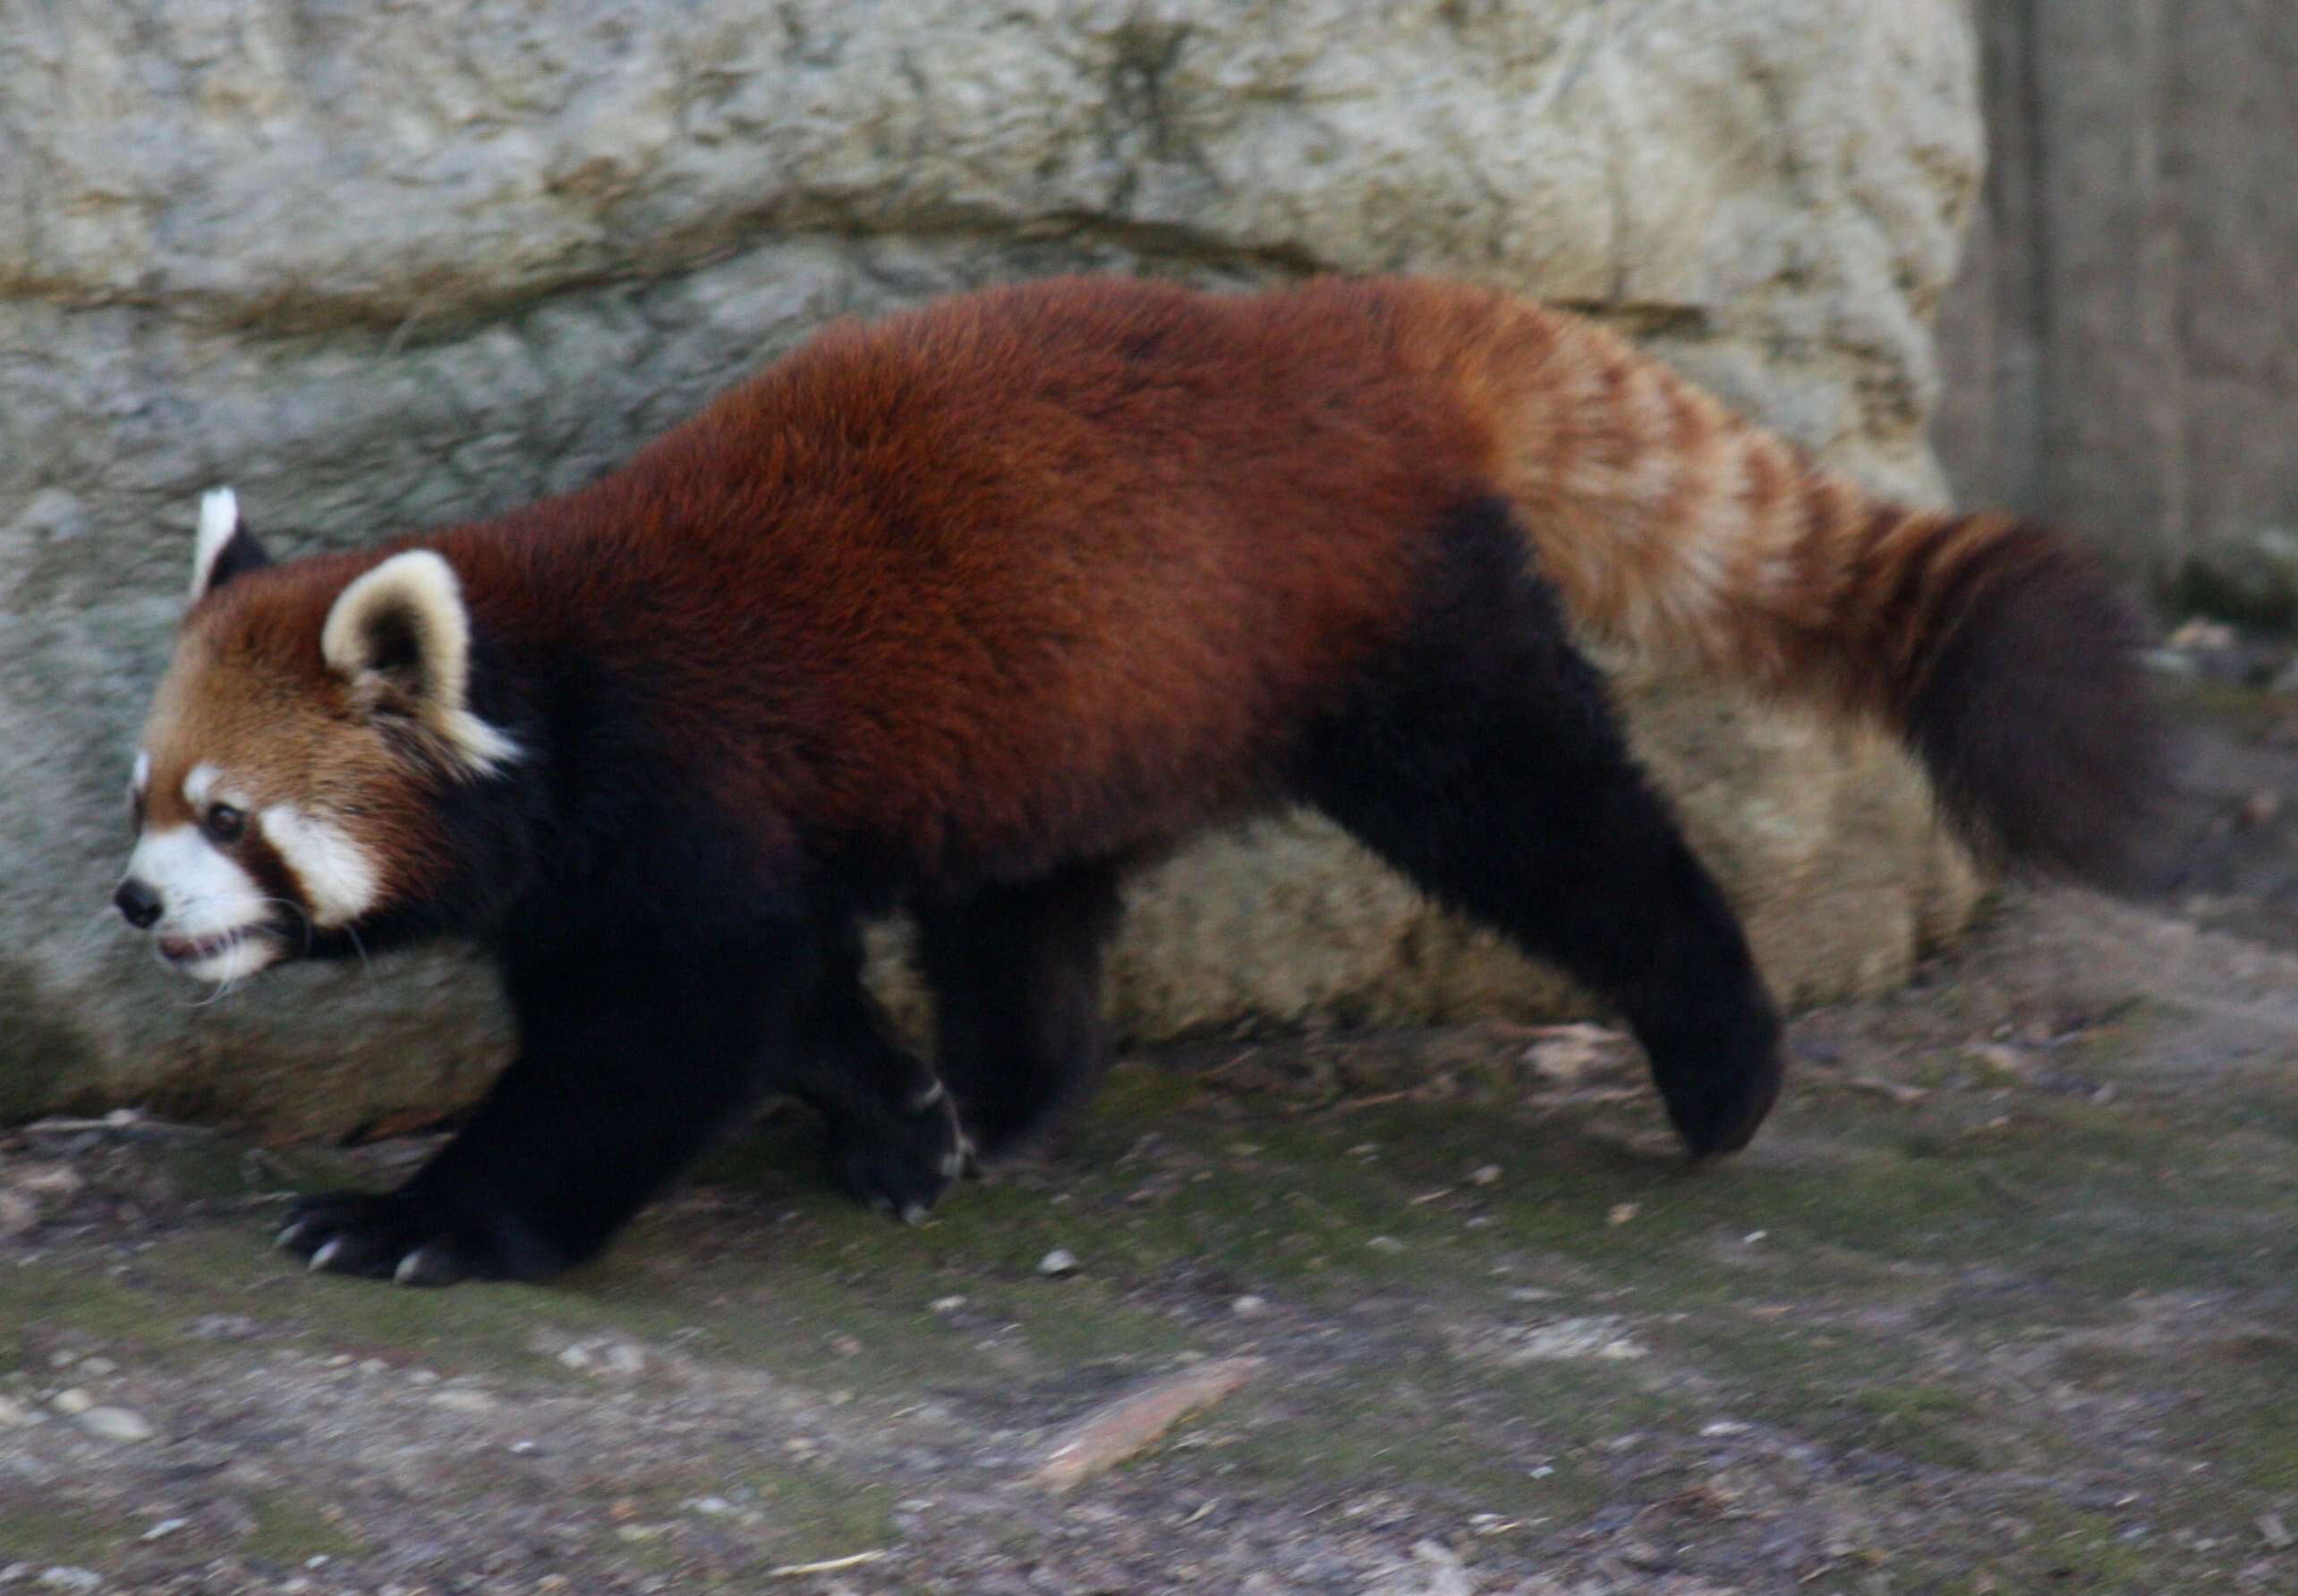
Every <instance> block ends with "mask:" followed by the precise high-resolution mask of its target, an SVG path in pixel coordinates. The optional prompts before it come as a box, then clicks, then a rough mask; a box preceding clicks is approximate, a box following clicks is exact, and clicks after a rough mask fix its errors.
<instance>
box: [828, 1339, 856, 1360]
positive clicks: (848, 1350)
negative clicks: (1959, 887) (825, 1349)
mask: <svg viewBox="0 0 2298 1596" xmlns="http://www.w3.org/2000/svg"><path fill="white" fill-rule="evenodd" d="M830 1351H832V1352H834V1353H836V1354H838V1356H839V1357H841V1358H858V1357H860V1356H861V1355H862V1343H861V1342H859V1341H857V1340H855V1338H854V1337H851V1336H845V1335H838V1336H832V1337H830Z"/></svg>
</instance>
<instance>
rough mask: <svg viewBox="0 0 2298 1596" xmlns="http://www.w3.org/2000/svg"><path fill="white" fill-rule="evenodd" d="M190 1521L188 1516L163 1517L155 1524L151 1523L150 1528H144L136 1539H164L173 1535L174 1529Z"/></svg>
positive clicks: (176, 1529) (178, 1528)
mask: <svg viewBox="0 0 2298 1596" xmlns="http://www.w3.org/2000/svg"><path fill="white" fill-rule="evenodd" d="M190 1523H191V1520H190V1519H188V1518H163V1519H161V1520H160V1521H159V1522H158V1523H157V1524H154V1525H152V1526H151V1528H149V1529H148V1530H146V1531H145V1532H143V1533H142V1534H141V1535H140V1536H138V1537H137V1539H138V1540H140V1541H165V1540H166V1539H167V1538H168V1537H169V1536H170V1535H173V1534H174V1533H175V1532H176V1531H178V1530H180V1529H182V1528H183V1526H184V1525H185V1524H190Z"/></svg>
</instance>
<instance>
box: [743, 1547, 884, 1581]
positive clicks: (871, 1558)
mask: <svg viewBox="0 0 2298 1596" xmlns="http://www.w3.org/2000/svg"><path fill="white" fill-rule="evenodd" d="M885 1555H886V1554H885V1553H884V1552H883V1551H882V1550H880V1551H857V1552H853V1553H849V1554H848V1555H847V1556H846V1557H842V1558H823V1559H822V1560H821V1562H819V1563H785V1564H783V1565H782V1566H780V1567H779V1568H769V1569H768V1570H767V1571H766V1577H767V1578H769V1579H796V1577H798V1576H799V1575H804V1574H836V1573H837V1572H838V1570H839V1569H841V1568H859V1567H861V1566H863V1565H864V1564H866V1563H874V1562H876V1561H877V1560H878V1559H879V1558H882V1557H884V1556H885Z"/></svg>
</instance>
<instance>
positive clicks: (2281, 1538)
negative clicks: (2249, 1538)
mask: <svg viewBox="0 0 2298 1596" xmlns="http://www.w3.org/2000/svg"><path fill="white" fill-rule="evenodd" d="M2258 1532H2259V1538H2260V1540H2262V1541H2265V1542H2266V1543H2267V1545H2268V1546H2269V1547H2271V1548H2273V1549H2275V1550H2276V1551H2288V1550H2289V1549H2291V1548H2292V1547H2293V1546H2298V1536H2294V1535H2292V1534H2291V1532H2290V1526H2289V1525H2287V1524H2284V1523H2283V1522H2282V1515H2280V1514H2278V1513H2261V1514H2260V1515H2258Z"/></svg>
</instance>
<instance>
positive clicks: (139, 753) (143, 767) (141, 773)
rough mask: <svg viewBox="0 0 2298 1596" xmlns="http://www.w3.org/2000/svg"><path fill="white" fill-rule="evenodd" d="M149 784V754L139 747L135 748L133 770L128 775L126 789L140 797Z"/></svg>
mask: <svg viewBox="0 0 2298 1596" xmlns="http://www.w3.org/2000/svg"><path fill="white" fill-rule="evenodd" d="M150 786H151V755H149V753H146V752H145V751H143V750H142V749H140V748H139V749H137V750H136V768H135V771H134V773H133V774H132V775H131V776H130V777H128V790H129V791H130V792H132V793H133V794H135V795H136V796H137V797H139V798H140V797H142V796H143V795H144V794H145V792H146V791H147V790H148V789H149V787H150Z"/></svg>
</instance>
